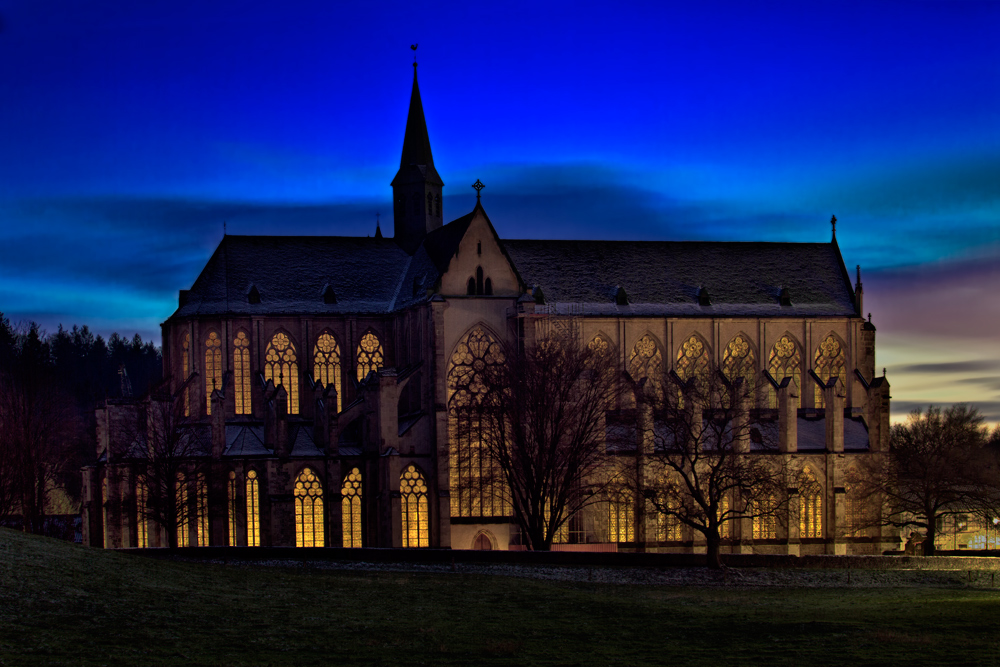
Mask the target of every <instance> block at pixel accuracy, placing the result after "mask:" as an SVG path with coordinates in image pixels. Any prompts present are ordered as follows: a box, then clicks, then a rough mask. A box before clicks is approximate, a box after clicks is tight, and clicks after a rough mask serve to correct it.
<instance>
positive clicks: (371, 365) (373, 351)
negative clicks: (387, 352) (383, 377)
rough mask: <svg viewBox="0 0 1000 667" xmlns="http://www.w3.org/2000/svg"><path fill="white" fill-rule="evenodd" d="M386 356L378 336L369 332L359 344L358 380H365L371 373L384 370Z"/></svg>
mask: <svg viewBox="0 0 1000 667" xmlns="http://www.w3.org/2000/svg"><path fill="white" fill-rule="evenodd" d="M384 361H385V356H384V354H383V352H382V343H381V342H380V341H379V339H378V336H376V335H375V334H374V333H372V332H371V331H369V332H368V333H366V334H365V335H364V336H362V337H361V342H360V343H358V379H359V380H364V379H365V378H366V377H368V373H370V372H371V371H377V370H378V369H380V368H382V364H383V363H384Z"/></svg>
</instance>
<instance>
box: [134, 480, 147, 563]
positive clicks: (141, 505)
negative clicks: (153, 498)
mask: <svg viewBox="0 0 1000 667" xmlns="http://www.w3.org/2000/svg"><path fill="white" fill-rule="evenodd" d="M148 494H149V491H148V490H147V489H146V485H145V483H143V481H142V480H141V479H140V480H139V481H138V482H136V484H135V525H136V532H137V533H138V535H137V537H138V539H137V540H136V546H137V547H139V548H140V549H145V548H147V547H149V519H148V518H147V517H146V504H147V503H148V501H149V499H148Z"/></svg>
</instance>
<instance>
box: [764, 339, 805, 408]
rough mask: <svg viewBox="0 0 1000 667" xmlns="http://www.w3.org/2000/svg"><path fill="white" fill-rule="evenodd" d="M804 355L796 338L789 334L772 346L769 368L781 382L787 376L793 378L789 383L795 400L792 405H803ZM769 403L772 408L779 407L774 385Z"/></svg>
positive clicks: (798, 406)
mask: <svg viewBox="0 0 1000 667" xmlns="http://www.w3.org/2000/svg"><path fill="white" fill-rule="evenodd" d="M801 365H802V356H801V355H800V354H799V346H798V345H797V344H796V343H795V340H794V339H793V338H792V337H791V336H788V335H785V336H782V337H781V338H779V339H778V340H777V342H775V344H774V346H773V347H772V348H771V357H770V359H768V362H767V370H768V372H770V373H771V377H773V378H774V379H775V380H776V381H777V382H778V383H779V384H780V383H781V381H782V380H784V379H785V378H792V381H791V382H790V383H789V385H788V390H789V391H790V392H792V394H793V396H794V400H793V401H792V406H793V407H795V408H800V407H802V392H800V391H799V376H800V374H801V373H802V370H801V368H800V366H801ZM769 405H770V407H772V408H777V407H778V394H777V392H775V391H774V388H773V387H772V388H771V389H770V391H769Z"/></svg>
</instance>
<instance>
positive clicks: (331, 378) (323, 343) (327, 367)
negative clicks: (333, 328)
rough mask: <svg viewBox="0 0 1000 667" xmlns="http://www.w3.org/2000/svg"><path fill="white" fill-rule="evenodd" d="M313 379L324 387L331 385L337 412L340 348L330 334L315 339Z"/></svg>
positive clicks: (338, 402)
mask: <svg viewBox="0 0 1000 667" xmlns="http://www.w3.org/2000/svg"><path fill="white" fill-rule="evenodd" d="M313 379H315V380H316V382H319V383H320V384H322V385H323V386H324V387H326V386H329V385H333V388H334V389H335V390H336V391H337V412H338V413H339V412H340V409H341V405H342V403H341V398H340V394H341V384H340V346H339V345H337V339H336V338H334V337H333V335H331V334H330V333H322V334H320V336H319V338H317V339H316V349H315V350H314V351H313Z"/></svg>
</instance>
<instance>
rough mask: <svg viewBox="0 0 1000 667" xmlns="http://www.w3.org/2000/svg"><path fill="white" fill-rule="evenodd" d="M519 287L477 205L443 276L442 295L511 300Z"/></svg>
mask: <svg viewBox="0 0 1000 667" xmlns="http://www.w3.org/2000/svg"><path fill="white" fill-rule="evenodd" d="M456 222H458V221H456ZM451 224H454V223H451ZM519 284H520V280H519V279H518V276H517V272H516V271H515V269H514V267H513V265H512V264H511V262H510V259H509V258H508V256H507V253H506V252H505V251H504V249H503V246H502V244H501V242H500V240H499V238H498V237H497V235H496V231H495V230H494V229H493V225H492V224H491V223H490V220H489V218H488V217H487V215H486V211H484V210H483V208H482V206H480V205H479V204H477V205H476V208H475V210H473V212H472V214H471V219H470V220H469V222H468V227H467V228H466V230H465V233H464V234H463V235H462V237H461V239H460V240H459V241H458V243H457V246H456V248H455V252H454V254H453V255H452V256H451V258H450V261H449V262H448V265H447V269H446V270H445V271H444V272H443V273H442V276H441V292H442V294H444V295H455V296H457V295H465V296H506V297H511V296H518V295H519V294H520V290H519Z"/></svg>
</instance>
